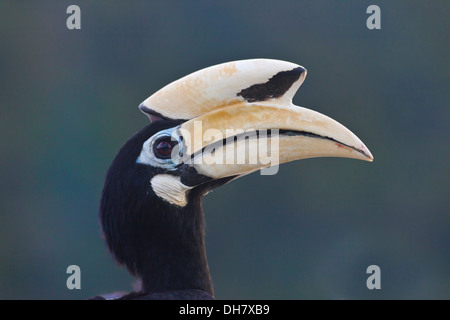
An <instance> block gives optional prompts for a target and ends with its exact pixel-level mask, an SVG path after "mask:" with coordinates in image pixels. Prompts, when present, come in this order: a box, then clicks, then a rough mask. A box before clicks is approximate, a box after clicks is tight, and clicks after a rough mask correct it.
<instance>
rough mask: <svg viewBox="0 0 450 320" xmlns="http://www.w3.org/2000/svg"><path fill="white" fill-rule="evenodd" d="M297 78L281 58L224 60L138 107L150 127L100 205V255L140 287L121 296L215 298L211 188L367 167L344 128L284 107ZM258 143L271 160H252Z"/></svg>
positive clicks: (364, 154)
mask: <svg viewBox="0 0 450 320" xmlns="http://www.w3.org/2000/svg"><path fill="white" fill-rule="evenodd" d="M306 73H307V71H306V69H305V68H303V67H302V66H299V65H297V64H294V63H290V62H285V61H280V60H272V59H251V60H241V61H233V62H228V63H223V64H219V65H215V66H212V67H209V68H206V69H202V70H200V71H197V72H194V73H192V74H190V75H187V76H185V77H183V78H181V79H179V80H177V81H175V82H172V83H170V84H168V85H167V86H165V87H164V88H162V89H161V90H159V91H157V92H156V93H154V94H153V95H151V96H150V97H149V98H148V99H146V100H145V101H144V102H143V103H142V104H140V106H139V109H140V110H141V111H142V112H143V113H145V114H146V115H147V116H148V117H149V119H150V124H149V125H147V126H146V127H144V128H143V129H142V130H140V131H139V132H138V133H136V134H135V135H134V136H133V137H132V138H131V139H130V140H128V141H127V142H126V143H125V145H124V146H123V147H122V148H121V149H120V151H119V153H118V154H117V156H116V157H115V159H114V160H113V162H112V164H111V166H110V168H109V170H108V172H107V174H106V179H105V180H106V181H105V185H104V188H103V192H102V198H101V203H100V221H101V224H102V228H103V234H104V238H105V240H106V243H107V246H108V248H109V250H110V251H111V253H112V255H113V256H114V258H115V259H116V260H117V262H118V263H119V264H120V265H124V266H126V268H127V269H128V270H129V271H130V273H131V274H133V275H134V276H136V277H138V278H140V279H141V281H142V290H141V291H140V292H135V293H131V294H128V295H125V296H124V297H122V298H124V299H213V298H214V291H213V285H212V281H211V276H210V272H209V267H208V262H207V259H206V250H205V230H204V227H205V220H204V215H203V212H202V205H201V202H202V197H203V196H204V195H205V194H207V193H208V192H209V191H211V190H212V189H214V188H217V187H219V186H221V185H223V184H225V183H227V182H230V181H231V180H233V179H236V178H239V177H242V176H244V175H246V174H249V173H251V172H254V171H257V170H260V169H263V168H268V167H271V168H274V165H275V166H276V165H278V164H279V163H280V164H281V163H284V162H288V161H293V160H297V159H304V158H311V157H330V156H332V157H347V158H355V159H360V160H367V161H372V160H373V157H372V155H371V153H370V151H369V150H368V149H367V148H366V146H365V145H364V144H363V143H362V142H361V140H360V139H358V137H356V136H355V135H354V134H353V133H352V132H351V131H350V130H348V129H347V128H345V127H344V126H343V125H341V124H339V123H338V122H336V121H335V120H333V119H331V118H329V117H327V116H325V115H323V114H320V113H318V112H316V111H312V110H310V109H306V108H303V107H298V106H295V105H293V103H292V98H293V96H294V94H295V92H296V91H297V90H298V88H299V87H300V85H301V84H302V82H303V81H304V79H305V77H306ZM263 146H266V148H267V149H270V154H271V155H276V156H277V157H275V158H271V161H269V162H268V161H262V160H261V159H260V158H258V157H253V156H254V155H255V154H256V153H258V152H259V150H261V149H263ZM267 146H269V147H267ZM243 155H244V156H243ZM242 156H243V157H242ZM239 157H241V161H237V160H236V158H239ZM252 157H253V158H252ZM252 159H253V161H251V160H252Z"/></svg>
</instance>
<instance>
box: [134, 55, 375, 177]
mask: <svg viewBox="0 0 450 320" xmlns="http://www.w3.org/2000/svg"><path fill="white" fill-rule="evenodd" d="M306 73H307V72H306V69H305V68H303V67H301V66H298V65H295V64H292V63H289V62H284V61H279V60H268V59H255V60H243V61H236V62H230V63H225V64H222V65H218V66H213V67H210V68H207V69H203V70H200V71H198V72H195V73H193V74H191V75H188V76H186V77H184V78H182V79H180V80H178V81H175V82H173V83H171V84H169V85H168V86H166V87H164V88H163V89H161V90H160V91H158V92H157V93H155V94H154V95H152V96H151V97H150V98H148V99H147V100H146V101H144V102H143V103H142V104H141V106H140V109H141V110H142V111H143V112H145V113H147V114H148V115H149V116H150V117H158V118H162V119H164V118H170V119H184V120H186V121H185V122H184V123H182V124H181V125H180V126H179V127H177V129H176V130H174V132H173V135H175V137H174V139H175V140H177V141H179V142H181V141H182V144H183V145H182V152H181V154H180V156H181V157H182V163H183V164H186V165H189V166H190V167H193V168H195V170H196V172H198V173H199V174H201V175H203V176H206V177H209V178H211V179H219V178H224V177H231V176H241V175H245V174H248V173H250V172H253V171H256V170H259V169H262V168H266V167H269V166H274V165H278V164H281V163H285V162H289V161H293V160H299V159H305V158H312V157H345V158H353V159H360V160H366V161H372V160H373V156H372V154H371V153H370V151H369V150H368V148H367V147H366V146H365V145H364V143H363V142H362V141H361V140H360V139H359V138H358V137H357V136H356V135H355V134H353V133H352V132H351V131H350V130H348V129H347V128H346V127H344V126H343V125H341V124H340V123H338V122H337V121H335V120H333V119H331V118H329V117H327V116H325V115H323V114H321V113H319V112H316V111H313V110H310V109H306V108H303V107H298V106H295V105H293V104H292V97H293V96H294V94H295V92H296V91H297V89H298V88H299V87H300V85H301V84H302V82H303V81H304V79H305V77H306Z"/></svg>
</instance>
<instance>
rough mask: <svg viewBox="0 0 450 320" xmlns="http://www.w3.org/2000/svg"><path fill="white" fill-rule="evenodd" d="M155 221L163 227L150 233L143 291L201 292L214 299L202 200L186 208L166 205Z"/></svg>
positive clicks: (141, 272)
mask: <svg viewBox="0 0 450 320" xmlns="http://www.w3.org/2000/svg"><path fill="white" fill-rule="evenodd" d="M154 218H156V220H157V221H155V222H156V223H157V224H156V226H155V225H154V226H155V227H157V226H158V225H161V226H164V228H161V229H159V228H158V230H153V232H154V233H155V234H154V236H152V235H151V234H149V233H148V238H147V239H146V245H145V248H141V249H142V251H141V252H142V255H141V259H142V260H143V261H142V263H141V270H138V273H139V276H140V277H141V279H142V284H143V290H144V291H146V292H163V291H173V290H185V289H200V290H204V291H206V292H208V293H209V294H211V295H212V296H214V292H213V286H212V281H211V276H210V273H209V268H208V262H207V259H206V248H205V237H204V236H205V231H204V230H205V228H204V224H205V223H204V215H203V212H202V208H201V203H200V199H198V201H194V202H193V203H189V204H188V205H187V206H186V207H184V208H176V207H174V206H171V205H167V208H166V210H165V212H159V213H158V217H154ZM147 232H151V230H148V228H147Z"/></svg>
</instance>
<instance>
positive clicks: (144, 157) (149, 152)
mask: <svg viewBox="0 0 450 320" xmlns="http://www.w3.org/2000/svg"><path fill="white" fill-rule="evenodd" d="M178 128H179V127H174V128H170V129H165V130H162V131H159V132H157V133H156V134H154V135H153V136H151V137H150V138H149V139H148V140H147V141H145V142H144V144H143V146H142V150H141V154H140V155H139V157H138V158H137V160H136V162H137V163H142V164H148V165H151V166H154V167H159V168H165V169H172V170H175V169H176V167H177V166H178V165H179V164H180V163H181V162H182V161H181V159H182V157H183V139H182V138H181V136H180V135H179V134H178V133H177V129H178ZM161 139H168V140H170V141H173V142H176V144H175V145H174V146H173V149H172V153H171V157H170V158H167V159H164V158H160V157H158V156H156V155H155V153H154V147H155V143H156V142H158V143H159V142H160V141H161Z"/></svg>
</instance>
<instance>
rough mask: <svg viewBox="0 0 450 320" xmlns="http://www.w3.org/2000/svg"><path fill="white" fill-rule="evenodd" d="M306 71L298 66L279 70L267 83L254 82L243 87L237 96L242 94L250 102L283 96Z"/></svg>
mask: <svg viewBox="0 0 450 320" xmlns="http://www.w3.org/2000/svg"><path fill="white" fill-rule="evenodd" d="M305 71H306V69H304V68H302V67H297V68H294V69H292V70H289V71H281V72H278V73H277V74H276V75H274V76H273V77H272V78H270V79H269V81H267V82H266V83H259V84H254V85H252V86H250V87H248V88H246V89H242V90H241V91H240V92H239V93H237V96H241V97H242V98H244V99H245V100H247V101H248V102H257V101H265V100H269V99H273V98H278V97H281V96H282V95H284V94H285V93H286V91H288V90H289V89H290V88H291V86H292V85H293V84H294V82H295V81H297V80H298V78H300V76H301V74H302V73H303V72H305Z"/></svg>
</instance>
